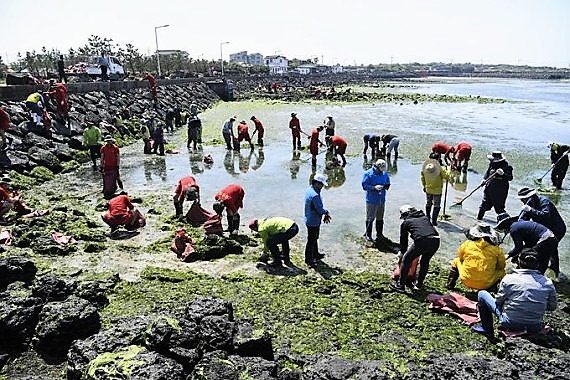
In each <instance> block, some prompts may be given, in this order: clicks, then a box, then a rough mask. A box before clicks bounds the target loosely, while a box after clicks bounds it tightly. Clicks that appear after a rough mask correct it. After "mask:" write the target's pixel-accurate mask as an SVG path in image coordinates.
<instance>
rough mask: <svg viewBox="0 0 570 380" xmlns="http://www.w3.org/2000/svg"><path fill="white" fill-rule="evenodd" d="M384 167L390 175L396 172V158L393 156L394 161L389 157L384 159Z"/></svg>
mask: <svg viewBox="0 0 570 380" xmlns="http://www.w3.org/2000/svg"><path fill="white" fill-rule="evenodd" d="M386 168H387V170H388V173H390V174H392V175H394V174H396V173H398V159H397V158H394V161H392V160H390V159H388V160H386Z"/></svg>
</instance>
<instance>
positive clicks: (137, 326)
mask: <svg viewBox="0 0 570 380" xmlns="http://www.w3.org/2000/svg"><path fill="white" fill-rule="evenodd" d="M150 323H151V320H150V319H149V318H148V317H140V316H138V317H131V318H128V319H127V318H125V319H120V320H115V321H113V323H112V324H111V326H113V327H111V328H110V329H107V330H104V331H101V332H99V333H97V334H95V335H92V336H90V337H88V338H86V339H84V340H76V341H75V342H73V344H72V345H71V347H70V348H69V351H68V352H67V378H68V379H69V380H79V379H82V378H83V377H82V376H83V373H85V370H86V367H87V365H88V364H89V362H91V361H92V360H93V359H95V358H96V357H97V356H98V355H99V354H102V353H105V352H117V351H120V350H122V349H125V348H126V347H128V346H131V345H142V343H143V334H144V332H145V330H146V328H147V327H148V325H149V324H150Z"/></svg>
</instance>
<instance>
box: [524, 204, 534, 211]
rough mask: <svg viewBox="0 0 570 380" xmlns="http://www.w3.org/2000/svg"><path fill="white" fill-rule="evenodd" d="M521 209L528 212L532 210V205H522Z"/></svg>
mask: <svg viewBox="0 0 570 380" xmlns="http://www.w3.org/2000/svg"><path fill="white" fill-rule="evenodd" d="M522 210H523V211H524V212H529V211H531V210H532V207H530V206H529V205H524V206H523V207H522Z"/></svg>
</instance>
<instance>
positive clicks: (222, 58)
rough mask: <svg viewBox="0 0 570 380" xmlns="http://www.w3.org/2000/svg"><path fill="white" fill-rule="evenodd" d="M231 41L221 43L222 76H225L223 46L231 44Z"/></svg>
mask: <svg viewBox="0 0 570 380" xmlns="http://www.w3.org/2000/svg"><path fill="white" fill-rule="evenodd" d="M229 43H230V41H226V42H220V61H222V76H224V50H223V46H224V45H225V44H229Z"/></svg>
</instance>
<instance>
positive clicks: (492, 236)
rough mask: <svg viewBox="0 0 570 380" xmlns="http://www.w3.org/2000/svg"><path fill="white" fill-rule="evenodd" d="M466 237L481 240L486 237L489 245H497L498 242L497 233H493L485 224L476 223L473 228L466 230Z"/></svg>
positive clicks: (493, 230) (491, 228)
mask: <svg viewBox="0 0 570 380" xmlns="http://www.w3.org/2000/svg"><path fill="white" fill-rule="evenodd" d="M466 236H467V238H469V239H471V238H475V239H481V238H484V237H487V238H489V240H490V241H491V243H493V244H495V245H498V244H499V241H500V238H499V234H498V233H497V231H495V229H494V228H493V227H491V226H490V225H489V224H487V223H477V224H476V225H474V226H473V227H471V228H469V230H467V233H466Z"/></svg>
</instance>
